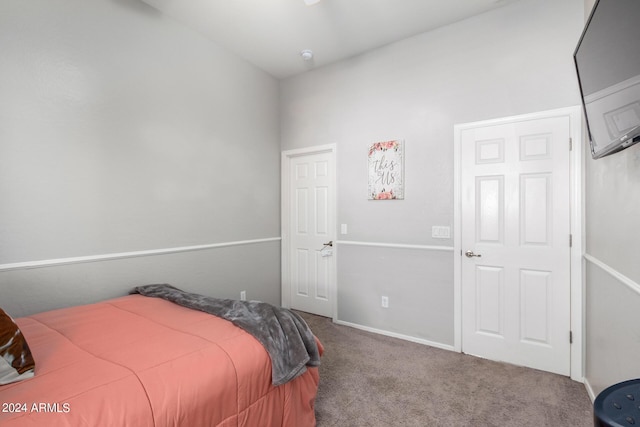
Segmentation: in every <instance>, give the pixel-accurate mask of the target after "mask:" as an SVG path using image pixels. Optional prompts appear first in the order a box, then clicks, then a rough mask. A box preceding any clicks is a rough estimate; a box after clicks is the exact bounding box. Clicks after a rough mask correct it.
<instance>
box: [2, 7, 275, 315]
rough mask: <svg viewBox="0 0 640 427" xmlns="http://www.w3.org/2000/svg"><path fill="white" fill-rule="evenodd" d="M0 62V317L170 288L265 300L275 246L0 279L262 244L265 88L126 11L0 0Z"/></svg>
mask: <svg viewBox="0 0 640 427" xmlns="http://www.w3.org/2000/svg"><path fill="white" fill-rule="evenodd" d="M0 52H2V60H1V61H0V200H1V201H2V202H1V203H0V305H2V306H3V307H4V308H5V309H7V311H9V312H10V313H11V314H12V315H15V316H19V315H23V314H28V313H32V312H34V311H39V310H42V309H47V308H54V307H60V306H66V305H71V304H75V303H80V302H87V301H93V300H97V299H101V298H105V297H109V296H114V295H120V294H123V293H125V292H126V291H127V290H128V289H129V288H130V287H131V286H132V285H134V284H141V283H148V282H153V281H168V280H169V278H170V279H171V280H172V281H173V283H174V284H175V285H176V286H182V287H185V288H189V289H196V290H201V291H203V292H204V293H208V294H214V295H224V296H233V297H238V296H239V290H240V289H246V290H247V293H248V297H249V298H258V297H259V298H260V299H263V300H267V301H270V302H274V303H277V302H278V301H279V300H280V272H279V244H278V243H276V244H274V243H266V244H264V243H263V244H258V245H246V246H238V247H234V248H231V249H230V248H224V249H211V250H207V251H204V252H200V253H196V252H188V253H183V254H176V255H163V256H160V257H154V259H141V258H137V259H133V260H124V261H104V262H98V263H93V264H91V265H89V264H82V265H71V266H65V267H48V268H45V269H39V270H37V271H36V270H25V269H18V270H10V271H8V270H6V268H4V269H3V267H6V266H7V265H10V264H14V263H29V262H33V261H41V260H57V259H64V258H68V257H86V256H93V255H104V254H114V253H122V252H130V251H146V250H155V249H164V248H174V247H183V246H192V245H207V244H214V243H224V242H230V241H231V242H233V241H242V240H252V239H263V238H277V237H278V236H279V235H280V226H279V214H280V212H279V122H278V113H277V108H275V107H276V106H277V102H278V84H277V82H276V81H275V79H273V78H272V77H270V76H268V75H267V74H265V73H264V72H262V71H260V70H258V69H257V68H255V67H253V66H251V65H249V64H248V63H246V62H245V61H243V60H241V59H239V58H237V57H236V56H233V55H231V54H229V53H227V52H226V51H224V50H222V49H221V48H219V47H218V46H216V45H215V44H213V43H211V42H210V41H208V40H206V39H205V38H204V37H202V36H201V35H200V34H198V33H197V32H195V31H192V30H190V29H188V28H186V27H183V26H182V25H180V24H178V23H176V22H174V21H172V20H170V19H168V18H165V17H163V16H162V15H161V14H159V13H158V12H157V11H156V10H155V9H152V8H150V7H148V6H147V5H145V4H144V3H142V2H139V1H135V0H132V1H123V0H96V1H90V2H83V1H79V0H32V1H28V2H25V1H21V0H5V1H2V2H0ZM266 260H270V261H272V262H269V263H267V262H266ZM168 266H171V268H168ZM247 266H251V268H247ZM238 271H241V273H240V274H237V272H238ZM159 272H166V273H167V274H159ZM169 273H170V274H169ZM234 274H237V277H236V276H234ZM240 277H241V278H242V279H240ZM36 296H37V299H38V301H36Z"/></svg>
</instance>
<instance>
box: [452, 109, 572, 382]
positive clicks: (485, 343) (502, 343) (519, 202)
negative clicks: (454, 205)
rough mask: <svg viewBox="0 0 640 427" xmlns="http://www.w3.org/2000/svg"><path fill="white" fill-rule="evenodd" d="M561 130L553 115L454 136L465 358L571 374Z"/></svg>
mask: <svg viewBox="0 0 640 427" xmlns="http://www.w3.org/2000/svg"><path fill="white" fill-rule="evenodd" d="M570 131H571V127H570V120H569V117H567V116H560V117H550V118H539V119H532V120H522V121H517V122H512V123H505V124H494V125H488V126H479V127H477V128H470V129H464V130H462V132H461V135H460V136H461V139H460V144H461V145H460V162H461V165H460V169H461V178H460V180H461V181H460V190H461V204H462V206H461V214H460V215H461V222H462V230H461V249H462V251H461V252H462V254H461V257H462V261H461V263H462V264H461V286H462V289H461V298H462V351H464V352H465V353H468V354H473V355H477V356H481V357H485V358H488V359H492V360H499V361H505V362H509V363H513V364H517V365H521V366H527V367H531V368H536V369H541V370H544V371H549V372H555V373H558V374H562V375H569V373H570V366H571V363H570V361H571V354H570V348H571V346H570V338H569V334H570V308H571V305H570V304H571V301H570V267H571V264H570V148H569V147H570V145H569V144H570V142H569V141H570ZM465 253H466V254H465Z"/></svg>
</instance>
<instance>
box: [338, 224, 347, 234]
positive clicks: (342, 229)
mask: <svg viewBox="0 0 640 427" xmlns="http://www.w3.org/2000/svg"><path fill="white" fill-rule="evenodd" d="M340 234H347V224H340Z"/></svg>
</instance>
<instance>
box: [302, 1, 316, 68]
mask: <svg viewBox="0 0 640 427" xmlns="http://www.w3.org/2000/svg"><path fill="white" fill-rule="evenodd" d="M305 1H306V0H305ZM300 56H302V59H304V60H305V61H311V60H312V59H313V51H311V50H309V49H305V50H303V51H302V52H300Z"/></svg>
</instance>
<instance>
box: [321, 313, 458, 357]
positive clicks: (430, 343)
mask: <svg viewBox="0 0 640 427" xmlns="http://www.w3.org/2000/svg"><path fill="white" fill-rule="evenodd" d="M333 322H334V323H335V324H337V325H342V326H348V327H350V328H356V329H360V330H363V331H367V332H373V333H374V334H379V335H385V336H387V337H392V338H398V339H401V340H405V341H411V342H415V343H417V344H422V345H428V346H429V347H435V348H439V349H442V350H449V351H455V350H454V348H453V346H452V345H447V344H442V343H438V342H434V341H429V340H425V339H423V338H416V337H412V336H410V335H404V334H399V333H396V332H390V331H385V330H383V329H376V328H372V327H370V326H364V325H359V324H357V323H351V322H345V321H343V320H338V319H334V320H333Z"/></svg>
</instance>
